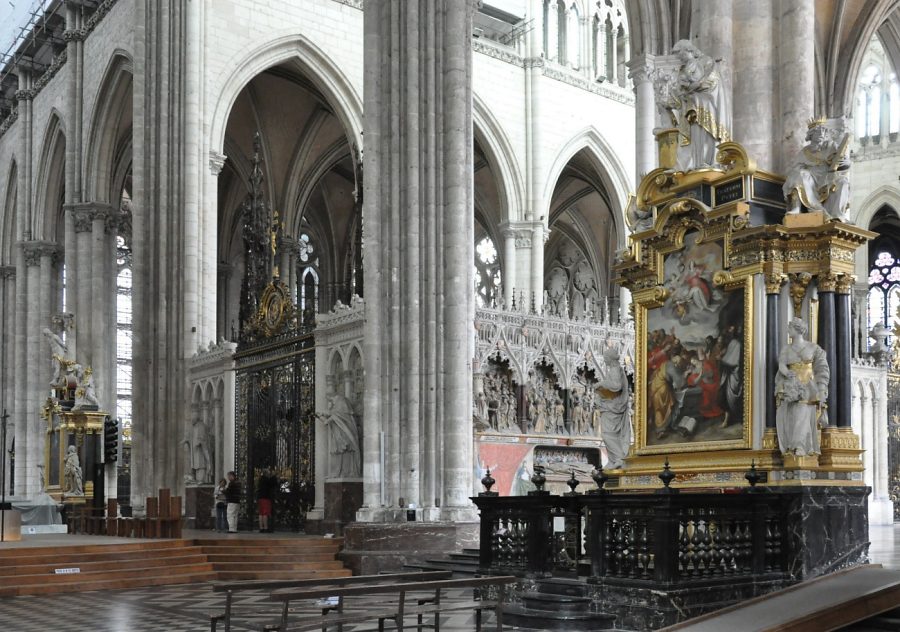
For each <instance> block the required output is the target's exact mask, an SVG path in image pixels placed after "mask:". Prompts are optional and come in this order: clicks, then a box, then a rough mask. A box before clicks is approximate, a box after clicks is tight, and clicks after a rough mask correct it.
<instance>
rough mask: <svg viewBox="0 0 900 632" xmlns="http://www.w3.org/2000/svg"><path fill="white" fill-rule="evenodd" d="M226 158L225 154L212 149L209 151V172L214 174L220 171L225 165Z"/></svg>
mask: <svg viewBox="0 0 900 632" xmlns="http://www.w3.org/2000/svg"><path fill="white" fill-rule="evenodd" d="M227 159H228V156H226V155H225V154H220V153H219V152H217V151H216V150H214V149H211V150H210V151H209V172H210V173H211V174H213V175H214V176H217V175H219V174H220V173H222V169H223V168H224V167H225V161H226V160H227Z"/></svg>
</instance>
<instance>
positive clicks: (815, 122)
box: [806, 116, 828, 129]
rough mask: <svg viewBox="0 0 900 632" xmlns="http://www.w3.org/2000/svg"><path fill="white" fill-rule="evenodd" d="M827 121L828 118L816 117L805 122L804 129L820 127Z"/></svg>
mask: <svg viewBox="0 0 900 632" xmlns="http://www.w3.org/2000/svg"><path fill="white" fill-rule="evenodd" d="M827 121H828V118H827V117H825V116H817V117H814V118H811V119H809V120H808V121H806V129H812V128H814V127H822V126H823V125H825V123H826V122H827Z"/></svg>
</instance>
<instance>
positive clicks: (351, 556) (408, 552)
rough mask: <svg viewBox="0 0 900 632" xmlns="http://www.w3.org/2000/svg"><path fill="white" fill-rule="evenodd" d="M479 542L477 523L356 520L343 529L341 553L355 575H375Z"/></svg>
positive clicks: (438, 556)
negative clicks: (392, 522)
mask: <svg viewBox="0 0 900 632" xmlns="http://www.w3.org/2000/svg"><path fill="white" fill-rule="evenodd" d="M477 546H478V524H477V523H446V522H413V523H397V524H387V523H372V522H354V523H351V524H349V525H347V526H346V528H345V529H344V550H343V551H341V553H340V554H339V557H340V559H341V560H342V561H343V562H344V563H345V564H346V565H347V566H348V567H349V568H350V569H351V570H352V571H353V574H354V575H372V574H375V573H379V572H382V571H395V572H396V571H400V570H401V569H402V568H403V566H404V565H405V564H415V563H417V562H424V561H426V560H428V559H435V558H440V557H443V556H445V555H446V554H447V553H450V552H454V551H459V550H461V549H464V548H473V547H474V548H477Z"/></svg>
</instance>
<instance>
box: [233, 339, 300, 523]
mask: <svg viewBox="0 0 900 632" xmlns="http://www.w3.org/2000/svg"><path fill="white" fill-rule="evenodd" d="M235 360H236V361H237V373H236V384H235V386H236V391H237V392H236V401H235V428H234V437H235V444H234V449H235V455H234V463H235V472H236V473H237V476H238V480H239V481H240V482H241V485H242V490H243V495H242V499H241V519H242V522H244V523H245V524H247V525H249V526H251V528H252V526H253V525H254V522H255V517H256V486H257V482H258V480H259V477H260V475H261V474H262V471H263V469H265V468H266V467H272V468H273V469H274V470H275V474H276V476H277V477H278V479H279V481H280V483H281V484H280V489H279V491H278V493H277V494H276V497H275V499H274V524H275V527H276V528H289V529H292V530H294V531H297V530H300V529H302V528H303V525H304V520H305V516H306V512H307V511H308V510H309V508H310V507H311V506H312V503H313V501H314V500H315V481H314V473H315V468H314V462H313V461H314V457H315V404H316V393H315V349H314V343H313V336H312V334H311V333H310V332H303V333H297V332H293V333H292V334H291V335H290V336H287V337H285V338H282V339H279V338H273V339H268V340H266V341H265V342H264V343H261V344H257V345H252V346H248V347H247V348H244V349H241V350H240V351H239V352H238V353H237V354H236V355H235Z"/></svg>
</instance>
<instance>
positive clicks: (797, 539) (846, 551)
mask: <svg viewBox="0 0 900 632" xmlns="http://www.w3.org/2000/svg"><path fill="white" fill-rule="evenodd" d="M870 492H871V489H870V488H869V487H842V486H836V485H835V486H822V487H798V488H796V489H791V488H788V489H784V490H783V491H782V493H783V494H786V495H788V496H789V497H790V498H791V502H790V505H789V510H788V537H789V538H790V540H791V546H790V550H792V551H795V554H794V559H792V560H790V564H789V566H788V570H789V572H790V574H791V576H792V577H793V578H794V579H797V580H805V579H812V578H813V577H818V576H820V575H825V574H827V573H833V572H835V571H838V570H841V569H843V568H849V567H851V566H856V565H858V564H865V563H867V562H868V560H869V510H868V509H869V505H868V496H869V493H870Z"/></svg>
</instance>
